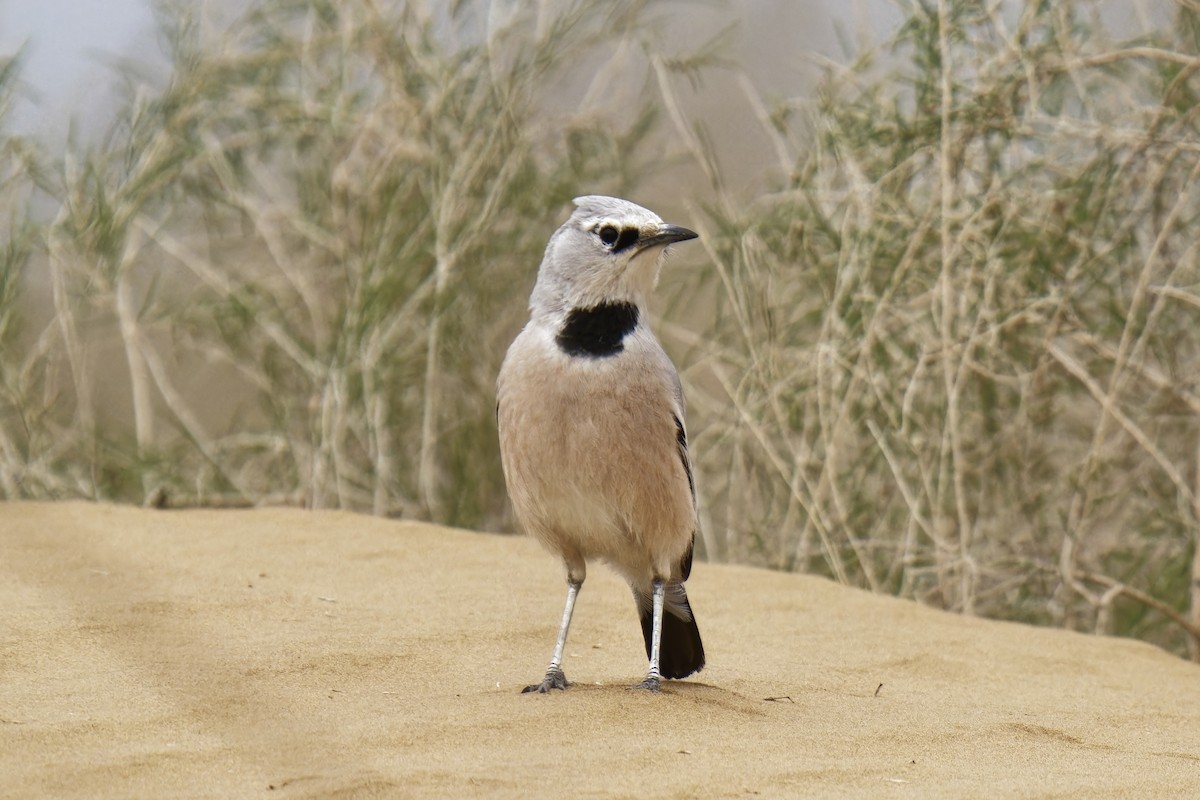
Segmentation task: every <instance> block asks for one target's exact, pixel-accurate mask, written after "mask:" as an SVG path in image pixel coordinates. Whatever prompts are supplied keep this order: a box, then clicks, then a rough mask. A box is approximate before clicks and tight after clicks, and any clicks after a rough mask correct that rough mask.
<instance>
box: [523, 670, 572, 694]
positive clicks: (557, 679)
mask: <svg viewBox="0 0 1200 800" xmlns="http://www.w3.org/2000/svg"><path fill="white" fill-rule="evenodd" d="M570 685H571V684H570V683H568V682H567V676H566V675H565V674H564V673H563V671H562V670H561V669H559V668H558V667H555V668H553V669H550V670H548V671H547V672H546V677H544V678H542V682H541V683H533V684H530V685H529V686H526V687H525V688H524V689H522V690H521V694H527V693H529V692H537V693H538V694H546V693H547V692H549V691H551V690H552V689H562V690H565V689H566V688H567V687H568V686H570Z"/></svg>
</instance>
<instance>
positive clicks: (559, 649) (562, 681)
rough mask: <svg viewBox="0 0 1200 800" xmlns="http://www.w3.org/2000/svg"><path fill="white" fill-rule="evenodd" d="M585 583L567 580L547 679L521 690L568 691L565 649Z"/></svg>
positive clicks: (522, 691) (543, 692) (547, 670)
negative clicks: (563, 665) (579, 595)
mask: <svg viewBox="0 0 1200 800" xmlns="http://www.w3.org/2000/svg"><path fill="white" fill-rule="evenodd" d="M580 586H583V581H577V580H573V579H572V578H567V604H566V606H565V607H564V608H563V615H562V624H561V625H560V626H559V628H558V641H556V642H555V643H554V655H553V656H552V657H551V658H550V666H549V667H547V668H546V677H545V678H542V682H541V683H534V684H531V685H529V686H526V687H525V688H524V689H522V690H521V693H522V694H524V693H525V692H540V693H542V694H545V693H546V692H548V691H550V690H551V689H566V688H567V687H568V686H570V684H569V683H567V676H566V675H565V674H564V673H563V671H562V658H563V648H565V647H566V646H567V631H568V630H570V628H571V614H573V613H574V611H575V597H576V596H577V595H578V594H579V587H580Z"/></svg>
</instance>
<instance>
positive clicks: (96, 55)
mask: <svg viewBox="0 0 1200 800" xmlns="http://www.w3.org/2000/svg"><path fill="white" fill-rule="evenodd" d="M150 9H151V6H150V3H149V0H0V53H3V54H4V55H6V56H7V55H11V54H12V53H14V52H16V50H17V49H18V48H20V47H21V45H22V44H24V45H25V64H24V68H23V70H22V73H21V74H22V77H23V80H24V83H25V84H26V87H27V89H28V90H29V91H28V92H27V94H28V96H29V99H30V102H28V103H24V104H22V105H21V106H20V107H19V108H18V109H17V114H16V117H15V118H14V119H13V120H12V126H13V127H14V128H15V129H17V130H19V131H22V132H32V131H47V129H49V131H53V130H54V129H55V128H59V127H63V126H65V125H66V123H67V120H68V119H70V118H71V117H72V116H74V117H77V118H79V119H80V120H83V121H85V122H86V121H87V120H88V119H91V118H95V117H96V115H97V114H98V113H99V112H100V111H101V110H102V109H99V108H96V107H95V106H96V105H98V104H103V102H104V99H105V96H106V95H107V92H108V90H109V89H110V87H111V86H112V85H113V83H114V81H113V79H112V73H111V69H110V68H109V66H108V65H107V64H108V60H109V59H111V58H114V57H120V56H127V55H132V54H139V53H144V54H145V55H147V56H149V55H151V54H152V53H153V52H154V51H155V49H156V42H155V34H154V17H153V14H152V12H151V10H150ZM98 89H103V90H104V91H101V92H98V91H97V90H98ZM100 116H101V118H103V115H100ZM106 121H107V120H103V122H106ZM103 122H102V124H103ZM47 132H48V131H47Z"/></svg>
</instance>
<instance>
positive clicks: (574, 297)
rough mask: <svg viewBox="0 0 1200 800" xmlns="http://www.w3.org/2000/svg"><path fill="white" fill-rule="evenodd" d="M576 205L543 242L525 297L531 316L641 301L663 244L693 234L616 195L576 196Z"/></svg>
mask: <svg viewBox="0 0 1200 800" xmlns="http://www.w3.org/2000/svg"><path fill="white" fill-rule="evenodd" d="M575 206H576V208H575V212H574V213H573V214H571V216H570V218H569V219H567V221H566V222H565V223H563V225H562V227H561V228H559V229H558V230H557V231H555V233H554V235H553V236H551V237H550V242H549V243H548V244H547V245H546V253H545V255H544V256H543V258H542V265H541V267H540V269H539V270H538V277H537V284H536V285H535V286H534V289H533V294H532V295H531V296H530V298H529V307H530V311H531V312H532V313H533V315H534V316H541V315H551V316H557V315H561V314H563V313H565V312H567V311H568V310H570V309H572V308H590V307H594V306H596V305H599V304H600V303H615V302H625V303H634V304H635V305H638V306H642V305H644V304H645V301H646V297H647V295H648V294H649V293H650V291H651V290H652V289H653V288H654V285H655V284H656V283H657V281H658V267H659V256H660V255H661V254H662V252H663V250H664V248H665V247H666V246H667V245H669V244H671V243H672V242H679V241H684V240H685V239H694V238H695V237H696V234H695V233H693V232H692V231H690V230H688V229H687V228H682V227H679V226H678V225H668V224H666V223H664V222H663V221H662V218H661V217H659V216H658V215H657V214H655V213H654V212H653V211H650V210H649V209H647V208H643V207H642V206H639V205H637V204H636V203H631V202H629V201H628V200H622V199H620V198H617V197H604V196H601V195H587V196H584V197H577V198H575Z"/></svg>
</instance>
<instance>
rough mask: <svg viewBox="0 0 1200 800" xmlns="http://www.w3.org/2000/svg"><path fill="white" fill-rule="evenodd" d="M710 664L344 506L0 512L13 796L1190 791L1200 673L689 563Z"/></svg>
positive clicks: (1199, 730)
mask: <svg viewBox="0 0 1200 800" xmlns="http://www.w3.org/2000/svg"><path fill="white" fill-rule="evenodd" d="M688 586H689V595H690V596H691V597H692V602H693V607H694V608H695V611H696V614H697V617H698V621H699V623H700V627H701V631H702V633H703V635H704V638H705V647H706V650H707V651H708V654H709V666H708V667H707V668H706V669H705V670H704V671H703V672H701V673H699V674H698V675H697V676H695V680H687V681H682V682H668V683H667V685H666V691H664V692H663V694H662V695H659V696H651V695H648V694H645V693H640V692H633V691H630V690H628V689H627V686H628V685H629V684H631V683H634V682H636V681H637V680H640V678H641V677H642V672H643V670H644V668H645V664H644V651H643V649H642V642H641V634H640V631H639V628H638V624H637V619H636V615H635V612H634V608H633V602H632V600H631V598H630V597H629V593H628V589H627V588H626V587H625V586H624V585H623V584H622V583H621V582H620V580H619V579H617V578H616V577H615V576H613V575H612V574H611V573H610V572H609V571H608V570H606V569H605V568H603V567H602V566H597V567H596V568H594V569H592V570H590V571H589V577H588V581H587V583H586V584H585V585H584V588H583V591H582V592H581V594H580V599H579V605H578V606H577V608H576V616H575V621H574V623H573V627H572V631H571V639H570V642H569V643H568V646H567V654H566V659H565V663H564V667H565V670H566V673H567V676H568V678H570V679H571V680H572V681H574V682H575V686H574V687H572V689H571V690H569V691H567V692H565V693H554V694H551V695H548V696H531V695H521V694H520V693H519V690H520V687H521V686H523V685H525V684H526V683H529V682H531V681H534V680H536V679H538V678H539V677H540V675H541V672H542V671H543V670H544V668H545V661H546V659H547V658H548V657H549V652H550V648H551V646H552V644H553V637H554V632H555V628H556V625H557V622H558V618H559V614H560V613H561V604H562V600H563V596H564V592H565V586H564V584H563V580H562V574H561V570H560V567H559V565H558V564H556V563H555V560H554V559H553V558H552V557H551V556H549V555H547V554H546V553H544V552H542V551H541V550H540V549H539V548H538V547H537V546H536V545H535V544H534V543H532V542H530V541H529V540H527V539H524V538H521V537H507V536H498V535H491V534H480V533H472V532H466V531H458V530H450V529H446V528H439V527H436V526H431V525H424V524H419V523H411V522H398V521H389V520H382V519H377V518H372V517H367V516H361V515H355V514H349V513H342V512H308V511H300V510H287V509H261V510H252V511H172V512H161V511H149V510H142V509H136V508H128V507H119V506H111V505H100V504H88V503H80V502H71V503H58V504H49V503H9V504H0V687H2V691H0V796H2V797H39V796H54V797H158V798H163V797H264V798H291V797H331V796H336V797H462V796H479V797H493V796H494V797H551V796H555V797H562V796H567V797H634V796H637V797H679V798H684V797H743V796H753V797H796V796H808V797H905V798H908V797H920V798H930V797H1090V798H1096V797H1114V798H1115V797H1131V798H1132V797H1139V798H1144V797H1200V668H1197V666H1196V665H1193V664H1190V663H1187V662H1185V661H1183V660H1181V659H1179V658H1176V657H1174V656H1171V655H1169V654H1167V653H1164V652H1162V651H1159V650H1158V649H1156V648H1154V647H1152V646H1149V645H1146V644H1142V643H1139V642H1134V641H1129V640H1121V639H1112V638H1100V637H1091V636H1085V635H1080V634H1074V633H1070V632H1065V631H1057V630H1046V629H1038V628H1032V627H1028V626H1023V625H1016V624H1009V623H1000V622H992V621H986V620H979V619H972V618H965V617H961V616H956V615H951V614H946V613H942V612H938V611H935V610H932V609H928V608H923V607H921V606H918V605H916V604H914V603H911V602H907V601H902V600H897V599H894V598H888V597H879V596H874V595H870V594H868V593H865V592H861V591H858V590H854V589H848V588H845V587H841V586H837V585H835V584H833V583H831V582H829V581H826V580H823V579H819V578H813V577H807V576H802V575H790V574H781V573H773V572H768V571H763V570H756V569H750V568H745V567H736V566H727V565H710V564H697V565H696V567H695V571H694V573H693V576H692V579H691V581H689V584H688Z"/></svg>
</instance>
